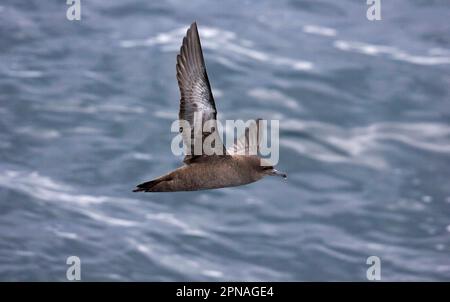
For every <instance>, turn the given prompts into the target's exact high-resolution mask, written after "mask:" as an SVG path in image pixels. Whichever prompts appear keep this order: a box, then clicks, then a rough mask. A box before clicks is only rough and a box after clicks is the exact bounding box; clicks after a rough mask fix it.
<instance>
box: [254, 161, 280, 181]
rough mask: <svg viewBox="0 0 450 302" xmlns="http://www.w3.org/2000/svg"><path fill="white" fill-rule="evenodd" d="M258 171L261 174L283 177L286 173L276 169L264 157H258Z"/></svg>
mask: <svg viewBox="0 0 450 302" xmlns="http://www.w3.org/2000/svg"><path fill="white" fill-rule="evenodd" d="M259 172H260V173H262V174H263V175H270V176H281V177H283V178H284V179H286V178H287V174H286V173H283V172H280V171H278V170H277V169H275V168H274V167H273V166H272V165H271V164H269V162H268V161H267V160H265V159H260V164H259Z"/></svg>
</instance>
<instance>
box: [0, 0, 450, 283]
mask: <svg viewBox="0 0 450 302" xmlns="http://www.w3.org/2000/svg"><path fill="white" fill-rule="evenodd" d="M65 2H66V1H56V0H54V1H45V2H44V1H37V0H26V1H25V0H23V1H21V0H14V1H12V0H3V1H2V2H1V3H0V280H1V281H11V280H19V281H33V280H35V281H44V280H52V281H65V280H67V279H66V270H67V268H68V265H67V264H66V259H67V257H69V256H78V257H79V258H80V260H81V278H82V280H85V281H100V280H101V281H188V280H190V281H216V280H217V281H219V280H228V281H316V280H319V281H321V280H323V281H331V280H342V281H365V280H367V279H366V271H367V269H368V268H369V265H367V264H366V260H367V258H368V257H369V256H377V257H379V259H380V265H381V280H385V281H391V280H397V281H414V280H447V281H448V280H450V257H449V256H450V185H449V184H450V182H449V180H450V22H448V17H449V16H450V3H449V2H448V1H446V0H442V1H439V0H436V1H419V0H416V1H406V0H397V1H384V0H381V16H382V20H380V21H368V20H367V18H366V10H367V8H368V6H367V4H366V1H365V0H345V1H331V0H329V1H325V0H321V1H311V0H303V1H300V0H298V1H294V0H280V1H268V0H258V1H256V0H255V1H242V0H239V1H238V0H231V1H206V0H195V1H182V0H168V1H146V0H133V1H123V0H122V1H119V0H110V1H100V0H96V1H93V0H92V1H85V0H81V20H80V21H68V20H67V18H66V10H67V8H68V5H66V3H65ZM194 20H196V21H197V22H198V26H199V29H200V35H201V38H202V43H203V48H204V53H205V60H206V64H207V68H208V73H209V78H210V81H211V84H212V87H213V92H214V95H215V99H216V105H217V108H218V111H219V115H218V117H219V119H220V120H222V121H224V120H226V119H240V118H241V119H248V118H256V117H261V118H265V119H278V120H280V129H281V131H280V136H281V139H280V162H279V165H278V167H279V169H280V170H282V171H285V172H287V173H288V175H289V178H288V180H287V181H283V180H282V179H281V178H275V177H273V178H271V177H268V178H266V179H264V180H262V181H260V182H257V183H254V184H251V185H247V186H242V187H235V188H227V189H220V190H211V191H201V192H191V193H153V194H152V193H146V194H142V193H140V194H137V193H133V192H131V190H132V189H133V188H134V186H135V185H136V184H138V183H140V182H142V181H146V180H150V179H152V178H154V177H156V176H159V175H161V174H163V173H166V172H167V171H169V170H172V169H174V168H176V167H178V166H179V165H180V164H181V160H182V158H181V157H177V156H174V155H173V154H172V153H171V150H170V142H171V140H172V138H173V137H174V133H172V132H171V131H170V125H171V123H172V121H173V120H174V119H176V117H177V112H178V102H179V92H178V87H177V83H176V78H175V58H176V54H177V52H178V50H179V47H180V44H181V39H182V37H183V35H184V33H185V31H186V29H187V27H188V26H189V24H190V23H191V22H193V21H194Z"/></svg>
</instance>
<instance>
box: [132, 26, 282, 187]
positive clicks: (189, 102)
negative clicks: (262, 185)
mask: <svg viewBox="0 0 450 302" xmlns="http://www.w3.org/2000/svg"><path fill="white" fill-rule="evenodd" d="M177 80H178V86H179V88H180V94H181V99H180V111H179V119H180V120H184V121H187V122H188V123H189V127H190V128H193V125H194V122H195V120H194V115H195V114H201V123H202V124H204V123H205V122H207V121H212V123H213V128H212V131H211V132H203V133H202V135H200V136H194V131H190V132H189V131H183V128H180V131H181V133H182V136H183V141H184V144H185V146H186V147H187V148H190V150H191V151H192V152H191V153H193V151H194V145H195V143H200V145H203V141H204V140H205V139H206V138H207V137H209V136H210V135H217V134H216V133H217V132H215V131H214V129H217V123H216V119H217V110H216V105H215V103H214V98H213V95H212V91H211V85H210V83H209V79H208V74H207V72H206V66H205V60H204V58H203V53H202V47H201V43H200V37H199V34H198V30H197V24H196V23H195V22H194V23H193V24H192V25H191V26H190V28H189V29H188V31H187V33H186V36H185V37H184V39H183V44H182V46H181V49H180V54H179V55H178V56H177ZM252 126H253V127H256V128H257V130H259V129H258V123H254V124H253V125H252ZM195 139H200V140H201V142H196V141H195ZM215 142H216V148H219V149H222V152H223V155H209V156H207V155H204V154H203V155H186V156H185V158H184V160H183V161H184V163H185V165H183V166H181V167H180V168H178V169H176V170H174V171H172V172H170V173H168V174H166V175H163V176H161V177H158V178H156V179H154V180H151V181H148V182H144V183H142V184H139V185H137V187H136V189H135V190H134V192H140V191H145V192H174V191H196V190H205V189H216V188H223V187H231V186H239V185H244V184H248V183H251V182H255V181H257V180H259V179H261V178H263V177H264V176H266V175H279V176H282V177H284V178H286V174H283V173H280V172H278V171H277V170H275V169H274V168H273V167H272V166H264V165H261V160H262V159H261V158H259V157H258V156H256V155H248V154H249V152H248V151H249V148H248V147H249V146H248V145H249V138H248V131H247V132H246V134H245V135H244V137H243V138H241V139H240V140H239V141H238V142H237V143H236V145H235V146H234V147H233V151H234V152H233V153H234V154H235V155H230V154H228V153H227V152H226V149H225V146H224V145H223V143H222V141H221V139H220V137H218V136H217V137H215ZM188 153H189V152H188Z"/></svg>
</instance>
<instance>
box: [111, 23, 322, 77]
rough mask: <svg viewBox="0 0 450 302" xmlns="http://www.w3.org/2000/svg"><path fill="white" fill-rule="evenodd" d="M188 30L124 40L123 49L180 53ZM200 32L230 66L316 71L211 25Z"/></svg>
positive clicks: (205, 43)
mask: <svg viewBox="0 0 450 302" xmlns="http://www.w3.org/2000/svg"><path fill="white" fill-rule="evenodd" d="M186 29H187V28H185V27H183V28H178V29H175V30H171V31H168V32H165V33H159V34H157V35H156V36H154V37H150V38H147V39H141V40H122V41H120V46H121V47H123V48H133V47H149V46H160V47H161V48H162V50H163V51H170V52H172V51H178V50H179V49H180V43H181V41H182V39H183V36H184V35H185V33H186ZM199 31H200V35H201V39H202V46H203V48H204V49H211V50H214V52H215V54H216V57H217V58H218V59H217V61H218V62H219V63H223V64H224V65H226V66H227V67H233V68H238V65H239V64H237V61H241V60H242V58H243V57H245V58H247V59H251V60H254V61H259V62H267V63H269V64H273V65H277V66H282V67H289V68H291V69H293V70H298V71H308V70H312V69H313V68H314V64H313V63H312V62H309V61H305V60H298V59H293V58H287V57H281V56H277V55H274V54H269V53H265V52H262V51H260V50H256V49H253V48H252V46H253V44H254V43H253V42H252V41H250V40H246V39H240V38H239V37H238V36H237V35H236V34H235V33H233V32H231V31H227V30H222V29H219V28H215V27H208V26H201V27H200V28H199ZM236 64H237V65H236Z"/></svg>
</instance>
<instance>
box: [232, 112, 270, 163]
mask: <svg viewBox="0 0 450 302" xmlns="http://www.w3.org/2000/svg"><path fill="white" fill-rule="evenodd" d="M260 121H261V119H257V120H252V121H250V124H249V126H248V127H246V128H245V133H244V134H243V135H242V136H241V137H239V139H238V140H237V141H236V143H235V144H234V145H233V146H231V147H230V148H229V149H228V150H227V152H228V153H229V154H232V155H257V154H258V152H259V146H260V144H261V140H262V138H263V135H264V132H263V128H262V127H260V124H261V122H260Z"/></svg>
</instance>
